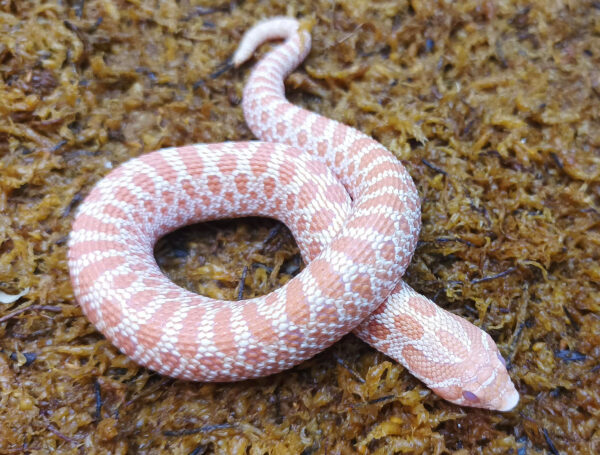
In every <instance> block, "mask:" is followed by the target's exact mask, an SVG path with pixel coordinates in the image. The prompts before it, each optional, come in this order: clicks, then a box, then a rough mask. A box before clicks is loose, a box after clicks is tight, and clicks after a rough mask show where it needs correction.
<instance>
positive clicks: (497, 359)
mask: <svg viewBox="0 0 600 455" xmlns="http://www.w3.org/2000/svg"><path fill="white" fill-rule="evenodd" d="M457 319H459V318H457ZM461 321H462V322H461V324H462V323H464V325H468V327H465V329H466V330H465V332H467V333H468V338H469V341H470V343H469V345H470V346H469V349H468V351H467V352H466V356H464V358H463V360H462V361H461V362H459V363H454V364H452V365H451V366H449V370H451V372H452V373H451V375H452V376H453V378H454V380H451V381H448V382H447V383H446V384H440V383H438V384H436V385H435V386H433V387H432V389H433V391H434V392H436V393H437V394H438V395H440V396H441V397H442V398H445V399H446V400H448V401H450V402H452V403H455V404H458V405H461V406H472V407H477V408H484V409H490V410H496V411H510V410H511V409H513V408H514V407H515V406H516V405H517V403H518V402H519V393H518V392H517V390H516V389H515V386H514V384H513V382H512V381H511V379H510V376H509V375H508V371H507V369H506V361H505V360H504V358H503V357H502V354H500V351H499V350H498V347H497V346H496V343H495V342H494V340H492V338H491V337H490V336H489V335H488V334H487V333H485V332H484V331H482V330H481V329H479V328H477V327H475V326H474V325H472V324H470V323H469V322H467V321H465V320H461ZM461 357H463V356H461Z"/></svg>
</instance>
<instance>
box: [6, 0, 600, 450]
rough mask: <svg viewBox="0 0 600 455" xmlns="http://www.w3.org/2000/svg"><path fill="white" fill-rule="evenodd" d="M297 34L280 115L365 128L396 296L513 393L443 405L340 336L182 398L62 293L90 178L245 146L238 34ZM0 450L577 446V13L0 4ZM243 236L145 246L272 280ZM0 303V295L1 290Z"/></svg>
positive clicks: (218, 282)
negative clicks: (409, 202)
mask: <svg viewBox="0 0 600 455" xmlns="http://www.w3.org/2000/svg"><path fill="white" fill-rule="evenodd" d="M276 14H289V15H297V16H299V17H310V18H312V19H313V20H314V27H313V29H312V33H313V37H314V40H313V41H314V45H313V51H312V53H311V55H310V57H309V58H308V60H307V61H306V63H305V64H304V65H303V66H302V68H301V69H299V70H298V71H296V72H295V73H294V74H293V75H292V76H291V77H290V79H289V81H288V88H289V96H290V98H291V100H292V101H293V102H295V103H298V104H301V105H303V106H305V107H307V108H309V109H312V110H314V111H317V112H319V113H322V114H324V115H326V116H328V117H332V118H335V119H337V120H340V121H343V122H345V123H347V124H350V125H354V126H356V127H357V128H360V129H361V130H363V131H365V132H366V133H368V134H371V135H373V136H374V137H375V138H377V139H378V140H380V141H381V142H382V143H384V144H385V145H386V146H388V147H389V148H390V149H391V150H392V151H393V152H394V153H395V154H396V155H397V156H398V158H399V159H401V160H402V161H403V162H404V163H405V164H406V166H407V167H408V169H409V171H410V173H411V175H412V176H413V178H414V179H415V181H416V183H417V186H418V188H419V192H420V194H421V196H422V199H423V223H424V225H423V230H422V233H421V242H420V244H419V247H418V249H417V252H416V254H415V258H414V260H413V263H412V265H411V267H410V269H409V271H408V274H407V280H408V281H409V282H410V284H411V285H412V286H413V287H415V288H416V289H417V290H419V291H421V292H423V293H425V294H427V295H429V296H431V297H432V298H434V299H435V300H436V301H437V302H439V303H440V304H441V305H443V306H444V307H446V308H448V309H450V310H451V311H453V312H455V313H457V314H460V315H462V316H465V317H467V318H469V319H471V320H472V321H474V322H475V323H476V324H478V325H480V326H482V327H483V328H484V329H486V330H487V331H488V332H489V333H490V334H491V335H492V336H493V337H494V338H495V339H496V340H497V341H498V343H499V346H500V348H501V350H502V352H503V353H504V354H505V355H506V357H507V358H508V359H509V360H510V372H511V376H512V377H513V378H514V380H515V382H516V384H517V388H518V389H519V391H520V392H521V397H522V398H521V402H520V404H519V407H518V408H517V410H516V411H514V412H512V413H508V414H500V413H491V412H484V411H479V410H473V409H466V408H459V407H456V406H453V405H450V404H448V403H446V402H444V401H442V400H441V399H439V398H437V397H436V396H434V395H433V394H431V392H429V391H428V390H427V389H425V388H424V387H423V386H422V385H421V384H420V383H419V382H418V381H416V380H415V379H414V378H413V377H411V376H410V374H408V373H407V372H406V371H405V370H404V369H403V368H402V367H401V366H399V365H397V364H395V363H394V362H390V361H389V359H386V357H385V356H384V355H382V354H380V353H377V352H375V351H373V350H372V349H370V348H368V347H367V346H365V345H364V344H362V343H361V342H359V341H358V340H357V339H355V338H354V337H353V336H351V335H349V336H347V337H345V338H344V339H343V340H342V341H340V342H339V343H337V344H336V345H335V346H333V347H332V348H331V349H329V350H327V351H326V352H324V353H322V354H320V355H318V356H317V357H316V358H314V359H312V360H310V361H307V362H305V363H303V364H302V365H300V366H299V367H297V368H295V369H293V370H291V371H288V372H284V373H282V374H279V375H276V376H273V377H269V378H264V379H260V380H256V381H247V382H243V383H238V384H194V383H184V382H180V381H174V380H171V379H169V378H166V377H161V376H158V375H156V374H153V373H151V372H148V371H146V370H143V369H141V368H139V367H137V366H136V365H135V364H133V363H132V362H131V361H129V360H128V359H127V358H125V357H124V356H123V355H121V354H120V353H119V352H118V350H117V349H115V348H114V347H113V346H111V345H110V344H109V343H107V342H106V341H105V340H104V339H103V338H102V337H101V336H100V335H99V334H98V333H97V332H96V330H95V329H94V327H92V326H91V325H90V323H89V322H88V321H87V320H86V319H85V318H84V317H83V316H82V314H81V311H80V309H79V308H78V306H77V305H76V304H75V302H74V301H73V295H72V290H71V287H70V284H69V279H68V271H67V268H66V261H65V257H66V256H65V248H66V245H65V241H66V238H67V235H68V233H69V228H70V223H71V220H72V216H73V212H74V210H75V209H76V207H77V204H78V203H79V202H80V201H81V198H82V197H83V196H84V195H85V194H87V192H88V191H89V190H90V188H91V186H92V185H93V184H94V183H95V182H96V181H98V180H99V179H100V178H101V177H102V176H103V175H105V174H106V173H107V172H108V171H109V170H110V169H111V168H113V167H115V166H116V165H118V164H119V163H121V162H123V161H125V160H127V159H128V158H130V157H132V156H136V155H139V154H142V153H146V152H149V151H151V150H154V149H157V148H160V147H165V146H170V145H183V144H189V143H193V142H219V141H223V140H241V139H248V138H250V137H251V135H250V133H249V131H248V129H247V128H246V126H245V125H244V122H243V118H242V113H241V109H240V107H239V106H238V104H239V101H240V96H241V90H242V86H243V81H244V78H245V77H246V75H247V72H248V68H249V66H250V65H246V66H245V67H243V68H242V69H241V70H239V71H232V70H228V71H225V72H223V71H222V69H223V68H224V67H223V66H222V65H223V63H224V62H225V61H226V59H227V58H228V57H229V56H230V55H231V54H232V53H233V51H234V49H235V46H236V44H237V43H238V41H239V39H240V36H241V34H242V33H243V32H244V31H245V30H247V29H248V28H249V27H250V26H251V25H252V24H254V23H255V22H257V21H258V20H259V18H262V17H267V16H273V15H276ZM0 30H1V32H0V74H1V75H2V82H1V84H0V190H1V191H0V213H1V214H2V215H1V216H0V291H2V292H3V293H4V294H17V293H18V292H19V291H22V290H25V289H27V288H29V291H28V293H27V294H26V295H25V296H23V297H21V298H20V299H19V300H17V301H15V302H12V303H1V304H0V389H1V393H0V453H49V452H56V453H76V452H84V453H88V452H92V451H96V452H99V453H109V452H110V453H127V452H131V453H159V452H166V453H194V454H196V455H197V454H201V453H202V454H204V453H206V454H208V453H244V454H245V453H249V454H263V453H272V454H277V453H304V454H309V453H340V454H345V453H355V452H359V453H378V454H379V453H381V454H383V453H402V452H410V453H438V454H439V453H457V454H466V453H490V454H491V453H511V452H512V453H526V452H531V453H544V452H545V453H558V452H560V453H573V454H575V453H597V452H600V433H599V431H598V428H600V421H599V417H598V416H599V415H600V392H599V391H600V375H599V371H600V369H599V368H600V317H599V316H600V299H599V297H598V296H599V295H600V289H599V285H600V265H599V259H600V229H599V228H600V186H599V182H600V71H599V69H598V68H600V51H599V49H600V7H599V6H598V3H597V2H589V1H581V2H546V1H543V0H537V1H536V0H532V1H530V2H527V3H526V4H524V3H520V2H512V1H508V0H506V1H502V2H479V1H472V2H471V1H466V2H460V3H459V4H458V5H451V4H450V3H449V2H435V1H428V0H412V1H410V2H407V1H393V2H369V1H360V2H357V1H350V0H342V1H338V2H335V3H332V2H329V1H324V0H323V1H316V2H309V1H302V2H298V3H290V2H284V1H279V0H272V1H270V2H245V3H241V4H238V3H236V2H231V3H227V2H225V3H222V2H214V3H213V6H212V7H211V6H209V7H199V6H195V2H190V1H188V0H182V1H179V2H175V1H173V0H170V1H161V2H155V1H150V0H136V1H126V0H87V1H85V2H84V1H79V0H73V1H66V2H65V1H63V2H54V1H31V2H19V1H13V0H3V1H2V0H0ZM276 226H277V224H275V223H274V222H271V221H265V220H244V221H238V222H219V223H213V224H209V225H201V226H199V227H194V228H187V229H185V230H181V231H178V232H176V233H175V234H172V235H171V236H169V237H168V238H166V239H164V240H163V241H162V242H161V243H160V244H159V245H158V246H157V249H156V254H157V258H158V261H159V263H160V264H161V266H162V267H163V269H164V270H165V271H166V272H167V273H168V274H169V275H170V276H171V277H172V279H173V280H175V281H176V282H178V283H180V284H182V285H184V286H186V287H188V288H190V289H192V290H195V291H197V292H202V293H205V294H207V295H213V296H219V297H225V298H232V299H233V298H236V297H237V295H238V294H239V291H240V279H241V277H242V274H243V271H244V268H246V273H245V275H246V276H245V281H244V289H243V295H244V296H245V297H250V296H253V295H258V294H262V293H266V292H269V291H270V290H272V289H274V288H275V287H277V286H280V285H281V284H283V283H285V281H287V280H288V279H289V278H290V276H291V275H292V274H294V273H296V272H297V270H298V268H299V267H300V264H299V262H298V256H297V250H296V248H295V245H294V243H293V241H292V240H291V239H290V237H289V234H288V233H287V231H286V230H285V229H284V228H280V227H279V228H276ZM3 300H10V299H8V298H6V299H4V298H3Z"/></svg>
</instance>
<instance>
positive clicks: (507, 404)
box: [498, 386, 519, 412]
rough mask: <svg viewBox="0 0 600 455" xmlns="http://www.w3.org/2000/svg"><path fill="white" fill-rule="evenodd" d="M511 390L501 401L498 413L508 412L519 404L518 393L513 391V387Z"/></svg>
mask: <svg viewBox="0 0 600 455" xmlns="http://www.w3.org/2000/svg"><path fill="white" fill-rule="evenodd" d="M511 389H512V390H510V391H509V392H508V394H507V395H506V396H505V397H504V400H502V405H501V406H499V407H498V411H502V412H506V411H510V410H512V409H513V408H514V407H515V406H516V405H517V404H518V403H519V392H517V391H516V390H515V388H514V386H513V387H511Z"/></svg>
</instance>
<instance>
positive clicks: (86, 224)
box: [68, 18, 519, 410]
mask: <svg viewBox="0 0 600 455" xmlns="http://www.w3.org/2000/svg"><path fill="white" fill-rule="evenodd" d="M270 39H284V40H285V41H284V42H283V43H282V44H279V45H278V46H276V47H275V48H274V49H273V50H272V51H270V52H269V53H267V54H266V55H265V56H264V57H263V58H262V59H261V61H260V62H259V63H258V64H257V65H256V68H255V69H254V71H253V72H252V74H251V76H250V78H249V80H248V82H247V84H246V86H245V89H244V95H243V104H242V106H243V110H244V116H245V118H246V121H247V123H248V125H249V127H250V129H251V130H252V132H253V133H254V134H255V135H256V136H257V137H258V138H259V139H260V140H261V141H262V142H258V141H257V142H226V143H220V144H196V145H189V146H184V147H177V148H169V149H163V150H159V151H156V152H153V153H149V154H146V155H143V156H141V157H138V158H135V159H132V160H130V161H128V162H126V163H125V164H123V165H121V166H119V167H118V168H116V169H115V170H113V171H112V172H110V173H109V174H108V175H107V176H106V177H104V178H103V179H102V180H100V181H99V182H98V183H97V184H96V186H95V187H94V188H93V189H92V191H91V192H90V194H89V195H88V196H87V198H86V199H85V201H84V202H83V203H82V205H81V206H80V208H79V210H78V213H77V216H76V218H75V221H74V223H73V228H72V232H71V236H70V240H69V256H68V262H69V269H70V273H71V281H72V284H73V288H74V292H75V296H76V298H77V300H78V302H79V303H80V305H81V306H82V308H83V311H84V313H85V314H86V316H87V317H88V318H89V319H90V321H91V322H92V323H93V324H94V325H95V326H96V327H97V328H98V329H99V330H100V331H101V332H102V333H103V334H104V335H105V336H106V337H107V338H108V339H110V340H111V341H112V342H113V343H114V344H115V345H116V346H117V347H118V348H119V349H120V350H121V351H123V352H124V353H125V354H127V355H128V356H129V357H131V358H132V359H133V360H135V361H136V362H138V363H139V364H141V365H144V366H146V367H148V368H150V369H153V370H155V371H158V372H159V373H162V374H166V375H170V376H173V377H177V378H181V379H187V380H196V381H238V380H243V379H247V378H253V377H259V376H264V375H268V374H272V373H277V372H280V371H282V370H285V369H287V368H290V367H291V366H293V365H296V364H298V363H300V362H302V361H303V360H305V359H308V358H310V357H312V356H313V355H315V354H316V353H318V352H319V351H321V350H323V349H324V348H326V347H327V346H329V345H331V344H333V343H334V342H335V341H337V340H338V339H340V338H341V337H342V336H343V335H344V334H346V333H348V332H349V331H352V330H354V333H355V334H356V335H357V336H359V337H360V338H362V339H363V340H364V341H366V342H367V343H369V344H371V345H372V346H374V347H375V348H377V349H379V350H381V351H382V352H384V353H385V354H387V355H389V356H390V357H392V358H394V359H396V360H397V361H399V362H401V363H402V364H403V365H405V366H406V367H407V368H408V369H409V370H410V371H411V373H412V374H414V375H415V376H416V377H418V378H419V379H420V380H422V381H423V382H424V383H425V384H426V385H427V386H428V387H430V388H431V389H432V390H433V391H434V392H436V393H437V394H438V395H440V396H442V397H443V398H445V399H447V400H449V401H451V402H453V403H456V404H460V405H467V406H477V407H482V408H488V409H497V410H509V409H511V408H513V407H514V406H515V405H516V404H517V402H518V399H519V395H518V393H517V392H516V390H515V388H514V385H513V384H512V382H511V380H510V378H509V376H508V373H507V371H506V367H505V363H504V361H503V359H502V356H501V355H500V353H499V351H498V349H497V347H496V344H495V343H494V341H493V340H492V339H491V337H490V336H489V335H488V334H486V333H485V332H483V331H482V330H480V329H479V328H477V327H475V326H474V325H472V324H471V323H469V322H468V321H466V320H464V319H461V318H459V317H457V316H455V315H453V314H451V313H448V312H446V311H444V310H442V309H441V308H439V307H438V306H437V305H435V304H434V303H433V302H431V301H430V300H428V299H427V298H426V297H424V296H422V295H419V294H418V293H417V292H415V291H414V290H412V289H411V288H410V287H409V286H408V285H406V284H405V283H404V282H403V281H402V280H401V277H402V274H403V273H404V271H405V270H406V267H407V266H408V264H409V262H410V259H411V256H412V254H413V251H414V248H415V245H416V241H417V237H418V232H419V228H420V203H419V198H418V194H417V191H416V189H415V186H414V184H413V182H412V179H411V177H410V176H409V175H408V173H407V172H406V170H405V169H404V167H403V166H402V165H401V164H400V163H399V161H398V160H397V159H396V158H395V157H394V156H393V155H392V154H391V153H390V152H389V151H388V150H386V149H385V148H384V147H383V146H382V145H381V144H379V143H378V142H376V141H374V140H373V139H372V138H370V137H368V136H366V135H364V134H363V133H361V132H359V131H358V130H356V129H354V128H350V127H348V126H346V125H343V124H341V123H339V122H336V121H334V120H331V119H328V118H325V117H323V116H320V115H318V114H315V113H312V112H309V111H307V110H304V109H302V108H299V107H297V106H294V105H292V104H291V103H289V102H288V101H287V100H286V98H285V92H284V84H283V82H284V80H285V78H286V77H287V75H288V74H289V73H290V72H291V71H292V70H293V69H294V68H296V67H297V66H298V65H299V64H300V63H301V62H302V61H303V60H304V58H305V57H306V55H307V54H308V52H309V50H310V34H309V33H308V32H307V31H304V30H302V28H301V27H300V26H299V24H298V22H297V21H296V20H294V19H290V18H274V19H270V20H268V21H265V22H262V23H259V24H258V25H256V26H255V27H254V28H252V29H251V30H250V31H249V32H247V33H246V35H245V36H244V38H243V39H242V42H241V43H240V46H239V47H238V50H237V51H236V53H235V55H234V57H233V63H234V64H235V65H236V66H239V65H241V64H242V63H243V62H244V61H246V60H247V59H248V58H250V57H251V55H252V54H253V52H254V50H255V49H256V48H257V47H258V46H260V44H262V43H263V42H264V41H266V40H270ZM250 215H260V216H269V217H273V218H277V219H279V220H280V221H282V222H283V223H285V224H286V225H287V226H288V227H289V228H290V230H291V231H292V234H293V235H294V237H295V238H296V241H297V243H298V245H299V247H300V250H301V253H302V257H303V259H304V260H305V262H306V263H307V264H308V265H307V267H306V268H305V269H304V270H303V271H302V272H301V273H300V274H299V275H298V276H296V277H294V278H293V279H292V280H291V281H290V282H289V283H287V284H286V285H285V286H284V287H282V288H280V289H277V290H276V291H274V292H272V293H271V294H268V295H266V296H262V297H258V298H255V299H250V300H242V301H237V302H225V301H218V300H213V299H209V298H207V297H204V296H200V295H197V294H194V293H192V292H190V291H187V290H185V289H182V288H180V287H178V286H177V285H175V284H174V283H172V282H171V281H170V280H169V279H168V278H166V277H165V276H164V275H163V274H162V272H161V271H160V269H159V268H158V265H157V264H156V261H155V259H154V257H153V247H154V244H155V242H156V241H157V239H158V238H160V237H161V236H163V235H165V234H166V233H168V232H171V231H173V230H175V229H177V228H179V227H181V226H184V225H187V224H191V223H196V222H199V221H207V220H212V219H218V218H233V217H242V216H250Z"/></svg>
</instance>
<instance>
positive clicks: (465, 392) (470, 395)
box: [463, 390, 479, 403]
mask: <svg viewBox="0 0 600 455" xmlns="http://www.w3.org/2000/svg"><path fill="white" fill-rule="evenodd" d="M463 397H464V398H465V400H467V401H470V402H471V403H477V402H478V401H479V398H478V397H477V395H475V394H474V393H473V392H469V391H468V390H463Z"/></svg>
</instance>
